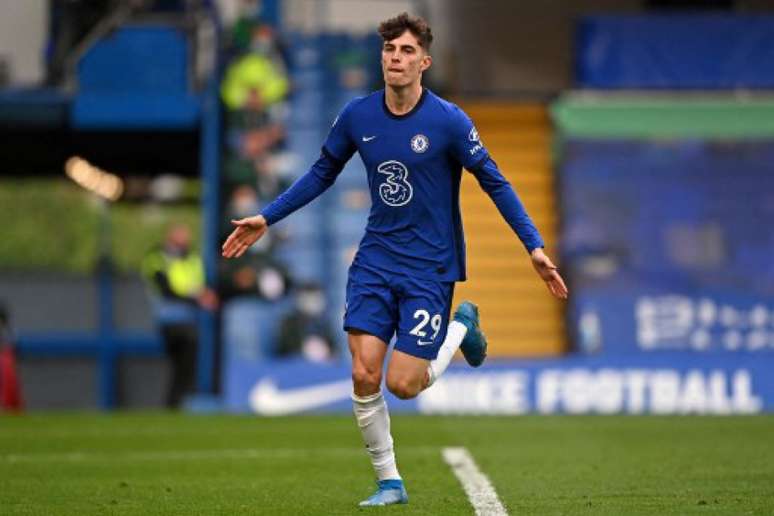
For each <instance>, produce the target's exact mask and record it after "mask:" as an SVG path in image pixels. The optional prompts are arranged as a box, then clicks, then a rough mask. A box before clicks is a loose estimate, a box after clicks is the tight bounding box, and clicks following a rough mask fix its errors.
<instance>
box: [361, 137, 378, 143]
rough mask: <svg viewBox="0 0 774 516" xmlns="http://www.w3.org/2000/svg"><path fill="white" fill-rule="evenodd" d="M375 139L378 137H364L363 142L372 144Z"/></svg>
mask: <svg viewBox="0 0 774 516" xmlns="http://www.w3.org/2000/svg"><path fill="white" fill-rule="evenodd" d="M374 138H376V136H363V141H364V142H370V141H371V140H373V139H374Z"/></svg>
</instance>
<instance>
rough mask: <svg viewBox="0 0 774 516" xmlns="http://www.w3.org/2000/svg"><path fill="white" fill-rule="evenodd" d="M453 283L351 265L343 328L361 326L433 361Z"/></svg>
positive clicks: (446, 323) (443, 330) (443, 335)
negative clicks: (393, 339) (395, 338)
mask: <svg viewBox="0 0 774 516" xmlns="http://www.w3.org/2000/svg"><path fill="white" fill-rule="evenodd" d="M453 294H454V282H451V281H433V280H426V279H420V278H412V277H408V276H406V275H403V274H397V273H393V272H388V271H384V270H381V269H374V268H371V267H368V268H366V267H363V266H362V265H352V267H350V269H349V279H348V281H347V309H346V313H345V314H344V331H347V332H348V331H350V330H360V331H363V332H365V333H368V334H370V335H374V336H376V337H379V338H380V339H381V340H383V341H384V342H385V343H387V344H389V343H390V340H392V337H393V335H396V334H397V340H396V341H395V349H397V350H400V351H402V352H404V353H408V354H409V355H412V356H415V357H419V358H425V359H427V360H433V359H434V358H435V357H436V356H437V355H438V349H439V348H440V347H441V344H443V340H444V339H445V338H446V328H447V327H448V326H449V312H450V311H451V303H452V297H453Z"/></svg>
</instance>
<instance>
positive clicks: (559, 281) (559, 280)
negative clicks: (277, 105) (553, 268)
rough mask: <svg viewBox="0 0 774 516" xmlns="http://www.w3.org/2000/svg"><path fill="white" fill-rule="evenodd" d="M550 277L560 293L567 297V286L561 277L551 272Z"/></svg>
mask: <svg viewBox="0 0 774 516" xmlns="http://www.w3.org/2000/svg"><path fill="white" fill-rule="evenodd" d="M552 276H553V280H554V281H555V282H556V283H557V285H558V286H559V288H560V292H562V293H564V295H565V296H566V295H567V285H565V283H564V280H563V279H562V277H561V276H560V275H559V273H558V272H553V274H552Z"/></svg>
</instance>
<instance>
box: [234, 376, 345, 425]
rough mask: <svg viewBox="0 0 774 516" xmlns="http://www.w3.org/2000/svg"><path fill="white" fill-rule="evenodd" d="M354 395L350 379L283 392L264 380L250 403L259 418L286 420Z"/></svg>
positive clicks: (257, 386)
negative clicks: (279, 417)
mask: <svg viewBox="0 0 774 516" xmlns="http://www.w3.org/2000/svg"><path fill="white" fill-rule="evenodd" d="M351 395H352V380H350V379H346V380H340V381H337V382H329V383H322V384H317V385H311V386H308V387H299V388H295V389H287V390H284V391H281V390H280V389H279V388H278V387H277V384H276V383H275V382H274V380H272V379H271V378H264V379H262V380H261V381H260V382H258V383H257V384H255V386H254V387H253V388H252V389H250V394H249V395H248V402H249V404H250V408H251V409H253V411H255V412H256V413H258V414H263V415H267V416H283V415H286V414H294V413H296V412H303V411H305V410H310V409H314V408H318V407H322V406H325V405H328V404H330V403H333V402H336V401H340V400H343V399H347V398H349V397H350V396H351Z"/></svg>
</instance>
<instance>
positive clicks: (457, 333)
mask: <svg viewBox="0 0 774 516" xmlns="http://www.w3.org/2000/svg"><path fill="white" fill-rule="evenodd" d="M467 332H468V329H467V328H466V327H465V325H464V324H462V323H461V322H459V321H452V322H450V323H449V329H447V330H446V338H445V339H444V341H443V344H441V349H439V350H438V356H437V357H436V358H435V360H433V361H431V362H430V365H429V366H428V367H427V376H428V382H427V387H430V386H431V385H433V384H434V383H435V381H436V380H437V379H438V378H440V376H441V375H442V374H443V372H444V371H446V368H447V367H449V362H451V359H452V357H453V356H454V353H456V352H457V350H458V349H459V347H460V344H462V339H464V338H465V334H466V333H467ZM427 387H425V388H427Z"/></svg>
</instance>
